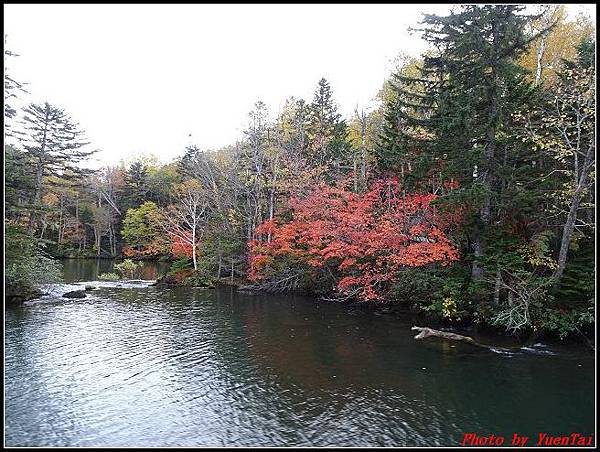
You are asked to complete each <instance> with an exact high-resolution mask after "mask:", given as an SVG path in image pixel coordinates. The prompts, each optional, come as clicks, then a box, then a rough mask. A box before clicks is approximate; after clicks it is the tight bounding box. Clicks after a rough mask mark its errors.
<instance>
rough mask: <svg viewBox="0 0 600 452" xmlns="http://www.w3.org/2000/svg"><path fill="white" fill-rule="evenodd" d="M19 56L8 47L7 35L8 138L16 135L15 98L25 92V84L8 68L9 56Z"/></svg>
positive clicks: (5, 112)
mask: <svg viewBox="0 0 600 452" xmlns="http://www.w3.org/2000/svg"><path fill="white" fill-rule="evenodd" d="M16 56H19V55H18V54H16V53H14V52H12V51H10V50H8V49H7V48H6V35H5V36H4V134H5V136H6V137H7V138H9V137H13V136H15V131H14V130H13V127H12V126H13V124H12V122H13V120H14V118H15V117H16V116H17V110H16V108H15V107H14V104H13V100H15V99H17V98H18V97H19V93H25V92H26V91H25V89H24V88H23V86H24V84H23V83H21V82H19V81H17V80H15V79H14V78H13V77H12V76H11V75H10V71H9V70H8V64H7V63H8V58H12V57H16Z"/></svg>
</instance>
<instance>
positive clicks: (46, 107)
mask: <svg viewBox="0 0 600 452" xmlns="http://www.w3.org/2000/svg"><path fill="white" fill-rule="evenodd" d="M24 113H25V115H24V118H23V120H24V127H25V134H26V139H25V142H24V144H23V148H24V150H25V154H26V155H27V158H28V159H29V160H30V161H31V162H32V165H33V167H34V168H35V187H34V193H33V200H32V205H33V208H32V210H31V215H30V218H29V226H28V229H27V231H28V233H29V234H30V235H32V234H33V230H34V226H35V223H36V221H37V218H38V217H39V209H40V201H41V198H42V190H43V181H44V177H45V176H54V177H57V178H65V177H69V178H83V177H84V176H85V175H87V174H90V173H91V171H90V170H87V169H83V168H80V167H79V166H77V164H78V163H80V162H82V161H84V160H85V159H86V158H87V157H89V156H90V155H92V154H93V153H94V152H96V151H95V150H86V146H87V145H88V144H89V142H87V141H85V140H84V139H83V131H82V130H80V129H79V126H78V125H77V124H75V123H74V122H73V121H72V120H71V118H70V117H69V116H68V115H67V114H66V113H65V112H64V110H61V109H59V108H57V107H54V106H52V105H50V104H49V103H48V102H46V103H44V104H43V105H38V104H33V103H32V104H30V105H29V106H28V107H27V108H25V110H24Z"/></svg>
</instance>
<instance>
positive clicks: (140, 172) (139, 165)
mask: <svg viewBox="0 0 600 452" xmlns="http://www.w3.org/2000/svg"><path fill="white" fill-rule="evenodd" d="M147 182H148V168H147V166H146V164H145V163H144V162H142V161H141V160H137V161H135V162H133V163H132V164H131V165H130V166H129V168H128V169H127V171H126V172H125V186H124V187H123V192H124V195H123V196H124V198H125V200H126V201H127V205H128V207H138V206H139V205H140V204H142V203H143V202H144V200H145V199H146V194H147V192H148V185H147Z"/></svg>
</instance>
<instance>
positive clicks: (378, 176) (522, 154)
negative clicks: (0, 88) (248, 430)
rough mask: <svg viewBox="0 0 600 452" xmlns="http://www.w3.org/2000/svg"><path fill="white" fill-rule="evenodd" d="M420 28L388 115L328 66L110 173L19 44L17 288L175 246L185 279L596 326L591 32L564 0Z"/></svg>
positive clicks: (170, 254)
mask: <svg viewBox="0 0 600 452" xmlns="http://www.w3.org/2000/svg"><path fill="white" fill-rule="evenodd" d="M415 33H416V34H417V35H419V36H420V37H422V38H423V39H425V40H426V41H427V42H428V43H429V50H428V51H427V52H426V53H425V54H423V55H422V56H421V57H420V58H409V57H401V58H399V59H398V62H397V63H398V64H397V67H396V69H395V71H394V72H393V73H392V74H391V76H390V77H389V79H388V80H387V81H386V82H385V84H384V85H383V86H382V87H381V89H380V91H379V94H378V101H379V102H378V106H377V108H374V109H371V110H370V111H361V110H359V109H358V108H357V109H356V111H355V112H354V115H352V116H351V117H346V118H344V117H343V116H342V115H341V114H340V112H339V111H338V107H337V105H336V102H335V97H334V91H333V89H332V87H331V86H330V84H329V83H328V81H327V80H325V79H321V80H320V81H318V84H317V86H316V89H315V91H314V97H313V98H312V99H308V100H304V99H298V98H293V97H291V98H289V99H287V100H286V101H285V104H284V107H283V108H282V109H281V111H279V112H277V113H276V114H272V113H271V112H269V110H268V107H267V105H265V104H264V103H263V102H261V101H258V102H256V104H255V105H254V106H253V107H252V110H251V111H250V113H249V115H248V121H247V127H246V130H245V132H244V137H243V139H241V140H239V141H237V142H235V143H232V144H231V145H230V146H227V147H225V148H223V149H217V150H208V149H200V148H199V147H197V146H189V147H188V148H187V149H185V150H183V149H182V155H181V157H180V158H179V159H177V160H176V161H173V162H170V163H168V164H159V163H158V162H159V160H158V159H156V158H152V157H146V158H138V159H136V160H135V161H133V162H127V163H125V162H120V163H115V164H114V165H110V166H106V167H104V168H103V169H101V170H94V171H92V170H90V169H87V168H86V165H85V164H84V163H85V161H86V159H87V158H88V157H90V156H91V155H92V154H93V151H91V150H90V149H92V147H90V146H89V144H90V143H88V141H87V139H86V137H85V132H84V131H83V130H81V128H80V127H79V125H78V124H77V122H76V121H75V120H74V119H73V118H71V117H70V116H69V114H68V113H67V112H66V111H64V110H63V109H61V108H60V107H58V106H55V105H50V104H49V103H43V104H30V105H28V106H27V107H25V108H24V109H17V108H15V107H13V105H14V98H15V97H21V96H24V95H25V89H26V85H25V84H24V82H23V81H17V80H14V79H13V78H12V77H11V72H10V62H11V60H12V58H14V57H15V55H14V54H13V53H11V52H10V51H5V81H4V82H5V135H6V144H5V234H6V241H5V258H6V261H5V269H6V285H7V288H8V289H9V290H12V291H13V292H15V291H16V292H18V291H25V290H28V289H29V288H31V287H33V286H35V285H36V284H40V283H43V282H47V281H52V280H55V279H56V278H59V277H60V271H59V270H60V268H59V265H58V264H57V260H56V258H60V257H80V258H92V257H119V258H121V257H123V258H130V259H133V260H135V259H164V260H173V261H174V262H173V264H172V266H171V270H170V273H169V276H170V277H171V278H173V279H174V280H175V281H177V283H180V284H193V285H198V284H217V283H228V282H229V283H234V284H239V285H245V286H249V287H252V288H254V289H259V290H265V291H273V292H286V291H298V292H303V293H310V294H313V295H315V296H319V297H321V298H325V299H328V300H337V301H345V300H353V301H364V302H370V303H386V304H403V305H406V306H410V307H411V308H413V309H415V310H418V311H419V312H422V313H425V314H427V315H430V316H435V317H436V318H439V319H441V320H443V321H445V322H448V323H451V322H462V323H470V324H477V325H485V326H488V327H493V328H497V329H502V330H505V331H507V332H510V333H519V332H530V331H549V332H553V333H556V334H557V335H559V336H561V337H565V336H567V335H569V334H573V333H576V334H580V333H582V332H583V333H585V332H586V331H589V330H590V329H591V328H593V322H594V303H595V299H594V270H595V268H594V257H595V255H594V248H595V246H594V231H595V224H594V218H595V192H594V182H595V38H594V36H595V28H594V25H593V24H592V23H591V21H590V20H589V19H588V18H585V17H578V18H576V19H574V20H569V19H568V18H567V16H566V13H565V9H564V7H563V6H547V7H543V8H542V7H541V8H540V10H539V13H536V14H534V15H529V14H525V11H524V8H523V7H521V6H515V5H485V6H484V5H470V6H463V7H461V8H459V9H457V10H456V11H455V12H453V13H452V14H450V15H448V16H436V15H425V16H424V19H423V21H422V23H421V24H420V26H419V28H418V29H416V30H415ZM415 39H417V37H416V36H415ZM357 70H360V68H357Z"/></svg>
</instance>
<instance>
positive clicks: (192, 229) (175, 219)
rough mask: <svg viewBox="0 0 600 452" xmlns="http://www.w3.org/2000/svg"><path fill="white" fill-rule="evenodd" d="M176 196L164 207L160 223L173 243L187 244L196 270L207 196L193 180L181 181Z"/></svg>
mask: <svg viewBox="0 0 600 452" xmlns="http://www.w3.org/2000/svg"><path fill="white" fill-rule="evenodd" d="M176 196H177V201H176V203H174V204H171V205H169V206H168V207H167V208H166V209H165V211H164V213H163V215H162V222H161V224H162V225H163V229H164V230H165V232H166V233H167V234H168V235H169V236H170V237H171V238H172V240H173V242H174V243H176V244H180V246H185V245H189V248H190V254H191V256H190V257H191V258H192V261H193V263H194V270H198V246H199V242H200V239H201V238H202V232H203V231H202V229H201V228H200V226H201V225H203V224H205V219H206V213H207V207H208V198H207V196H206V192H205V191H204V190H203V188H202V186H201V185H200V184H199V183H198V181H195V180H188V181H185V182H183V183H182V184H181V185H180V186H179V187H178V189H177V195H176Z"/></svg>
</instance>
